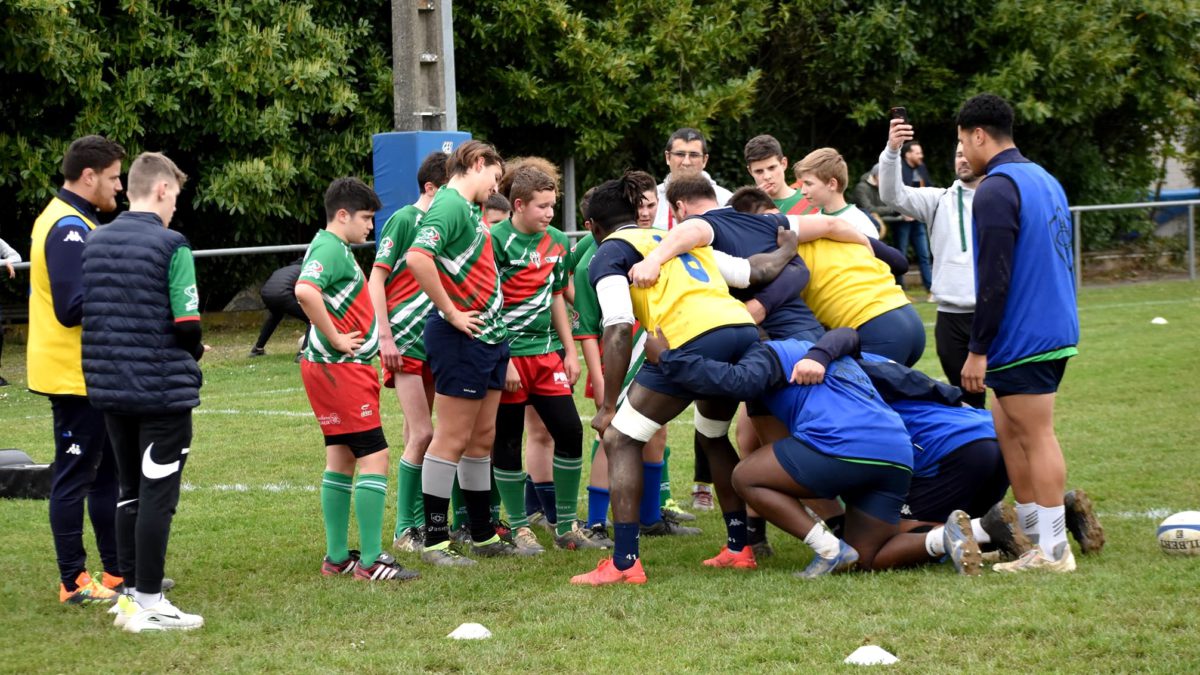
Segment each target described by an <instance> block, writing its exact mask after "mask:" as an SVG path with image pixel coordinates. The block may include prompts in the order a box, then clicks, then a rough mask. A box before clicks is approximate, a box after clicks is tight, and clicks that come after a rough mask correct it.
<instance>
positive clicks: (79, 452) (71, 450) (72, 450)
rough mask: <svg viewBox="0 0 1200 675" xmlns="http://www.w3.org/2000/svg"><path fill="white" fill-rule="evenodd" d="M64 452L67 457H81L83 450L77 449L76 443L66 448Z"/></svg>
mask: <svg viewBox="0 0 1200 675" xmlns="http://www.w3.org/2000/svg"><path fill="white" fill-rule="evenodd" d="M66 452H67V454H68V455H82V454H83V449H82V448H80V447H79V444H78V443H72V444H71V447H69V448H67V451H66Z"/></svg>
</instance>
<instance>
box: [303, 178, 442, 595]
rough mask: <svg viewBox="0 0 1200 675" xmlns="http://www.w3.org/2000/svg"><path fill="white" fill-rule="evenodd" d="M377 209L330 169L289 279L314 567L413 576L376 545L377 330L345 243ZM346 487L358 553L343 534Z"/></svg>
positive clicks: (361, 235)
mask: <svg viewBox="0 0 1200 675" xmlns="http://www.w3.org/2000/svg"><path fill="white" fill-rule="evenodd" d="M379 208H380V204H379V197H377V196H376V195H375V192H374V191H373V190H371V188H369V187H367V185H366V184H365V183H363V182H362V181H361V180H359V179H357V178H338V179H337V180H335V181H333V183H331V184H330V185H329V189H328V190H326V191H325V217H326V219H327V223H326V225H325V229H323V230H321V231H319V232H317V236H316V237H314V238H313V241H312V243H311V244H309V246H308V251H307V252H306V253H305V255H304V265H303V267H302V268H301V272H300V279H299V280H298V281H297V282H296V300H297V301H298V302H299V303H300V307H301V308H302V309H303V310H304V314H305V315H306V316H308V320H309V321H310V322H311V324H312V326H311V328H309V334H308V344H307V345H306V346H305V348H304V352H303V353H302V355H301V358H300V376H301V378H302V379H303V381H304V391H305V392H306V393H307V394H308V401H309V404H310V405H311V406H312V409H313V413H314V414H315V415H316V416H317V422H318V423H319V424H320V425H321V433H322V434H324V436H325V475H324V477H323V479H322V480H321V510H322V512H323V514H324V518H325V546H326V552H325V561H324V563H323V564H322V565H321V574H324V575H326V576H332V575H338V574H353V575H354V578H356V579H363V580H368V581H381V580H396V581H406V580H408V579H415V578H416V577H417V576H419V575H418V574H417V573H416V572H414V571H412V570H406V569H404V568H403V567H401V566H400V565H399V563H397V562H396V560H395V558H393V557H392V556H390V555H388V554H387V553H384V552H383V549H382V537H383V508H384V502H385V501H386V500H387V473H388V445H387V440H386V439H385V438H384V436H383V428H382V427H381V426H380V421H379V373H378V372H376V370H375V366H373V365H372V364H371V361H372V360H373V359H374V358H375V355H376V354H377V353H378V351H379V332H378V326H377V324H376V322H375V312H374V309H373V307H372V305H371V297H370V293H369V292H368V290H367V280H366V277H365V276H364V275H363V272H362V269H360V268H359V266H358V262H357V261H355V259H354V253H353V252H352V251H351V250H350V244H361V243H363V242H365V241H366V240H367V235H368V234H370V233H371V229H372V227H374V217H375V212H376V211H377V210H379ZM356 466H357V468H358V471H359V473H358V482H357V483H355V482H354V470H355V467H356ZM352 492H353V494H354V502H355V516H357V519H358V534H359V545H360V546H361V547H362V553H361V554H360V553H359V552H358V551H351V550H349V549H348V543H347V540H348V532H347V531H348V530H349V528H350V495H351V493H352Z"/></svg>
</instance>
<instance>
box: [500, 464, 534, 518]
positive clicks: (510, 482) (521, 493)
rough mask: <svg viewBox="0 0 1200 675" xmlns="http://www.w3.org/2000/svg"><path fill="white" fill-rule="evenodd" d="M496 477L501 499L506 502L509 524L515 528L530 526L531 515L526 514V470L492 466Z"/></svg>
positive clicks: (505, 507)
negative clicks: (511, 469) (506, 469)
mask: <svg viewBox="0 0 1200 675" xmlns="http://www.w3.org/2000/svg"><path fill="white" fill-rule="evenodd" d="M492 472H493V474H494V475H495V477H496V481H495V482H496V489H497V490H499V491H500V501H502V502H504V510H505V511H507V512H508V524H509V525H510V526H512V528H513V529H514V530H515V529H517V528H518V527H529V517H528V516H527V515H526V514H525V472H524V471H505V470H503V469H497V468H496V467H494V466H493V467H492Z"/></svg>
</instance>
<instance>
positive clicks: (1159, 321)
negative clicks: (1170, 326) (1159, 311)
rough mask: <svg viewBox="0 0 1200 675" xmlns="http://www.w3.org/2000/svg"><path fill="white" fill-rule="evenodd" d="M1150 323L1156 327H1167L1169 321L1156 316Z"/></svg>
mask: <svg viewBox="0 0 1200 675" xmlns="http://www.w3.org/2000/svg"><path fill="white" fill-rule="evenodd" d="M1150 323H1152V324H1154V325H1155V326H1165V325H1167V320H1166V319H1164V318H1162V317H1161V316H1156V317H1154V318H1153V319H1150Z"/></svg>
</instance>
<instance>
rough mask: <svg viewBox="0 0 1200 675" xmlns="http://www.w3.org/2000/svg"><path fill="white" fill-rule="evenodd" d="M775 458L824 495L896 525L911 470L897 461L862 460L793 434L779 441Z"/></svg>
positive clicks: (775, 448)
mask: <svg viewBox="0 0 1200 675" xmlns="http://www.w3.org/2000/svg"><path fill="white" fill-rule="evenodd" d="M772 447H773V448H774V450H775V459H777V460H778V461H779V464H780V466H782V467H783V469H784V470H785V471H787V473H788V476H791V478H792V480H794V481H796V482H797V483H799V484H800V485H803V486H804V487H806V488H808V489H809V490H810V491H812V493H813V494H815V495H816V496H818V497H820V498H822V499H833V498H834V497H841V498H842V501H844V502H846V506H850V507H853V508H856V509H858V510H860V511H863V512H864V513H867V514H868V515H870V516H871V517H873V518H878V519H879V520H882V521H884V522H885V523H889V524H892V525H895V524H896V523H898V522H900V508H901V507H902V506H903V505H904V496H905V495H906V494H908V485H909V480H910V479H911V478H912V473H911V472H909V471H908V470H907V469H904V468H902V467H899V466H896V465H894V464H863V463H860V462H854V461H849V460H845V459H839V458H837V457H834V456H832V455H827V454H825V453H823V452H820V451H818V450H814V449H813V448H811V447H809V446H808V444H807V443H804V442H803V441H800V440H799V439H797V438H796V437H794V436H789V437H788V438H785V439H783V440H781V441H776V442H775V443H774V444H773V445H772Z"/></svg>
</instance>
